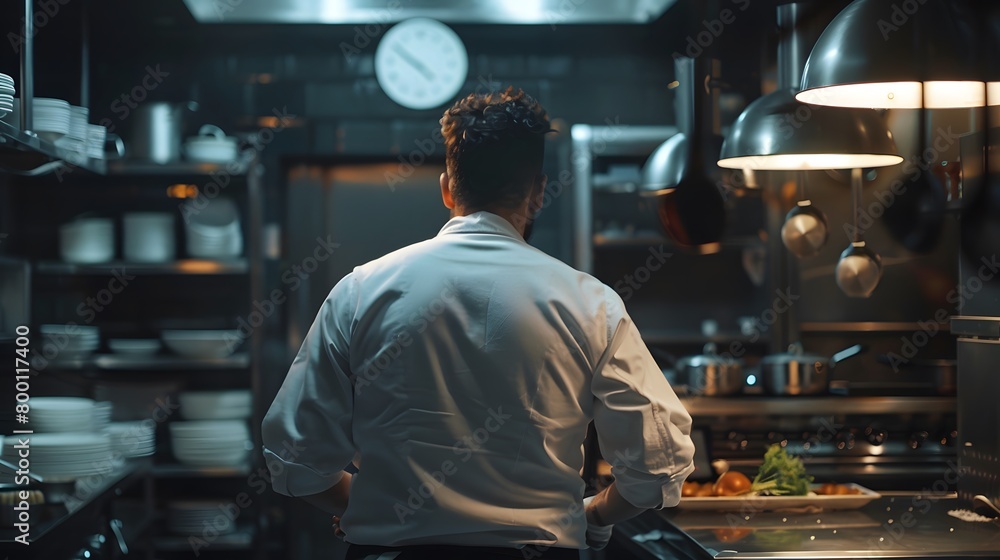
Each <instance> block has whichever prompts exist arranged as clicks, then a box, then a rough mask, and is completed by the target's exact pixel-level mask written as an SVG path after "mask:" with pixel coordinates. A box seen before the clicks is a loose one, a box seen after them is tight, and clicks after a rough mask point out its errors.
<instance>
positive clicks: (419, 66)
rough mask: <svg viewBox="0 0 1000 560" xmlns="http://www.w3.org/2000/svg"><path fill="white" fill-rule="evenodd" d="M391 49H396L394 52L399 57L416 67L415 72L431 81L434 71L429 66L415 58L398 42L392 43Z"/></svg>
mask: <svg viewBox="0 0 1000 560" xmlns="http://www.w3.org/2000/svg"><path fill="white" fill-rule="evenodd" d="M392 50H394V51H396V54H398V55H399V57H400V58H402V59H403V60H405V61H406V62H407V64H409V65H410V66H412V67H414V68H416V70H417V72H420V73H421V74H423V76H424V78H426V79H427V80H428V81H432V80H433V79H434V73H433V72H431V70H430V68H428V67H427V66H426V65H425V64H424V63H423V62H420V61H419V60H417V58H416V57H414V56H413V55H412V54H410V53H409V52H408V51H407V50H406V49H404V48H403V47H401V46H400V45H399V44H395V45H393V46H392Z"/></svg>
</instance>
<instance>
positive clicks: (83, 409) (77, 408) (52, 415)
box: [28, 397, 110, 432]
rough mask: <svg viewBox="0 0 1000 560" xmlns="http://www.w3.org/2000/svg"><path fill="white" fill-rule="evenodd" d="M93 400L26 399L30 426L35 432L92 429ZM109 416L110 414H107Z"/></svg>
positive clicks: (63, 398) (64, 398)
mask: <svg viewBox="0 0 1000 560" xmlns="http://www.w3.org/2000/svg"><path fill="white" fill-rule="evenodd" d="M94 404H95V403H94V401H93V400H91V399H83V398H79V397H34V398H31V399H28V406H29V407H30V414H29V415H28V416H29V418H30V419H31V428H32V429H33V430H34V431H35V432H90V431H93V430H94V420H95V417H96V413H95V410H94V408H95V407H94ZM108 414H109V415H110V409H109V410H108ZM109 417H110V416H109Z"/></svg>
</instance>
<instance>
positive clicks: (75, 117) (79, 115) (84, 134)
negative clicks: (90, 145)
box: [36, 105, 90, 154]
mask: <svg viewBox="0 0 1000 560" xmlns="http://www.w3.org/2000/svg"><path fill="white" fill-rule="evenodd" d="M89 118H90V109H88V108H86V107H78V106H76V105H70V107H69V130H68V131H67V132H66V136H63V137H62V138H59V139H57V140H56V141H55V144H56V146H59V147H60V148H65V149H67V150H70V151H73V152H76V153H78V154H86V153H87V138H88V135H89V132H90V131H89V130H88V129H87V126H88V124H87V120H88V119H89ZM36 128H37V127H36Z"/></svg>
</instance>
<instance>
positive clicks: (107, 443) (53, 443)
mask: <svg viewBox="0 0 1000 560" xmlns="http://www.w3.org/2000/svg"><path fill="white" fill-rule="evenodd" d="M32 400H35V399H32ZM32 420H34V419H32ZM19 439H20V440H23V439H29V440H30V442H29V445H30V446H31V472H33V473H35V474H38V475H40V476H42V477H49V478H51V479H53V480H72V479H76V478H81V477H84V476H90V475H95V474H101V473H103V472H106V471H107V468H108V457H109V456H110V454H111V438H110V437H109V436H108V434H107V433H100V434H88V433H70V434H33V435H28V436H5V437H4V438H3V452H2V453H0V456H2V457H3V459H4V460H6V461H7V462H8V463H12V464H15V465H16V464H17V461H18V451H19V450H18V449H17V448H15V447H14V446H15V445H18V441H19Z"/></svg>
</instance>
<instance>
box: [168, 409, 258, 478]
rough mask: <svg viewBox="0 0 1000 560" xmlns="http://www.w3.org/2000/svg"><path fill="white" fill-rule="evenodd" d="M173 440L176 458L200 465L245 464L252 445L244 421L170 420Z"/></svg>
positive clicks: (182, 461)
mask: <svg viewBox="0 0 1000 560" xmlns="http://www.w3.org/2000/svg"><path fill="white" fill-rule="evenodd" d="M170 440H171V443H172V444H173V450H174V457H176V458H177V460H178V461H180V462H181V463H184V464H186V465H192V466H197V467H209V466H211V467H222V466H237V465H243V464H245V463H246V460H247V454H248V453H249V451H250V449H252V448H253V444H252V443H251V442H250V430H249V429H248V428H247V424H246V422H244V421H242V420H195V421H189V422H171V423H170Z"/></svg>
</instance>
